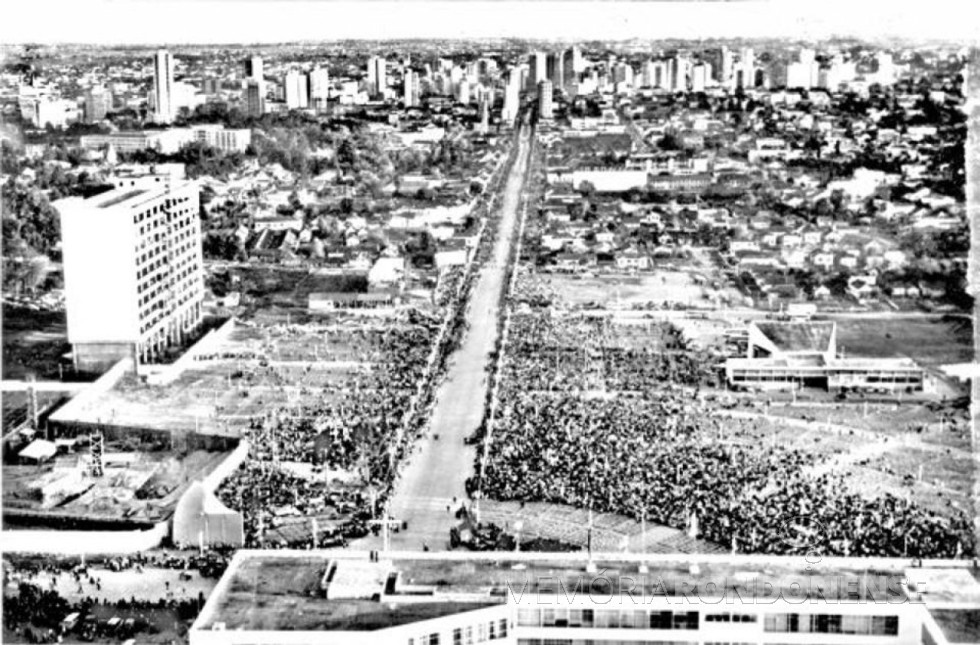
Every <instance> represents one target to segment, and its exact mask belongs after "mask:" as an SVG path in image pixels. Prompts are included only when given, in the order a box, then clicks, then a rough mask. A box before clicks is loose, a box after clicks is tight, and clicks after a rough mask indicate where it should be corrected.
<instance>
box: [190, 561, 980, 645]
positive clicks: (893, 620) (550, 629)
mask: <svg viewBox="0 0 980 645" xmlns="http://www.w3.org/2000/svg"><path fill="white" fill-rule="evenodd" d="M974 566H975V565H974V564H973V563H972V562H970V561H956V560H944V561H935V562H929V563H921V562H915V561H912V560H897V559H880V558H879V559H862V558H825V559H820V558H819V557H818V558H804V557H803V556H795V557H779V556H753V555H698V554H693V555H683V554H673V555H631V554H625V553H620V554H595V555H594V557H593V559H590V558H589V557H588V555H587V554H586V553H584V552H578V553H514V552H509V553H504V552H485V553H472V552H450V553H407V552H401V553H383V552H381V553H379V552H369V553H364V552H361V553H357V552H351V551H313V552H310V551H239V552H238V553H237V554H236V555H235V557H234V559H233V561H232V563H231V565H230V566H229V568H228V570H227V571H226V572H225V574H224V576H223V577H222V579H221V581H220V582H219V583H218V585H217V587H216V588H215V590H214V591H213V592H212V594H211V596H210V598H209V599H208V601H207V603H206V604H205V606H204V608H203V609H202V611H201V613H200V614H199V615H198V618H197V620H196V621H195V623H194V625H193V626H192V627H191V630H190V643H191V645H264V644H270V645H271V644H273V643H275V644H277V645H292V644H296V645H299V644H301V643H302V644H303V645H317V644H320V643H322V644H324V645H325V644H327V643H329V644H330V645H368V644H371V645H374V644H377V643H385V644H395V645H477V644H481V643H495V644H499V645H668V644H670V645H706V644H722V643H725V644H730V645H734V644H742V643H755V644H759V645H786V644H799V645H804V644H814V643H818V644H823V645H920V644H922V643H928V644H929V645H944V644H946V643H951V642H970V641H964V640H962V634H963V632H964V631H968V630H969V625H971V624H972V621H973V620H974V618H975V616H976V615H980V582H978V581H977V578H976V576H975V574H976V571H975V570H974Z"/></svg>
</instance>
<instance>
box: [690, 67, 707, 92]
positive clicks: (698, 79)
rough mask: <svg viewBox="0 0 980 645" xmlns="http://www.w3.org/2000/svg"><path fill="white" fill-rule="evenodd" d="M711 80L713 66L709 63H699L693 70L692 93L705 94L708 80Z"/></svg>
mask: <svg viewBox="0 0 980 645" xmlns="http://www.w3.org/2000/svg"><path fill="white" fill-rule="evenodd" d="M710 78H711V65H710V64H708V63H698V64H697V65H695V66H693V67H692V68H691V91H692V92H703V91H704V90H705V88H706V87H707V86H708V79H710Z"/></svg>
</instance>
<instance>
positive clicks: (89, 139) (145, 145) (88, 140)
mask: <svg viewBox="0 0 980 645" xmlns="http://www.w3.org/2000/svg"><path fill="white" fill-rule="evenodd" d="M193 140H194V133H193V132H192V131H191V130H190V129H188V128H170V129H167V130H145V131H143V130H133V131H126V132H113V133H111V134H85V135H82V136H81V137H80V138H79V145H80V146H81V147H82V148H85V149H87V150H101V149H104V148H107V147H112V148H113V149H114V150H115V151H117V152H124V153H129V152H137V151H140V150H155V151H157V152H161V153H163V154H173V153H175V152H177V151H178V150H180V148H181V146H184V145H187V144H188V143H190V142H191V141H193Z"/></svg>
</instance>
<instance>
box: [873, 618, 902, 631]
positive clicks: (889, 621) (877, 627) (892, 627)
mask: <svg viewBox="0 0 980 645" xmlns="http://www.w3.org/2000/svg"><path fill="white" fill-rule="evenodd" d="M871 633H872V634H874V635H875V636H898V616H873V617H872V618H871Z"/></svg>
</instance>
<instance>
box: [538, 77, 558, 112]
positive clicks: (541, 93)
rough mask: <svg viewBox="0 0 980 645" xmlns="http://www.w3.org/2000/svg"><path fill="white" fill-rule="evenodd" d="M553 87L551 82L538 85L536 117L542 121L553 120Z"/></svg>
mask: <svg viewBox="0 0 980 645" xmlns="http://www.w3.org/2000/svg"><path fill="white" fill-rule="evenodd" d="M553 100H554V87H553V86H552V84H551V81H541V82H540V83H538V116H539V117H540V118H542V119H551V118H554V111H555V108H554V104H553Z"/></svg>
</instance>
